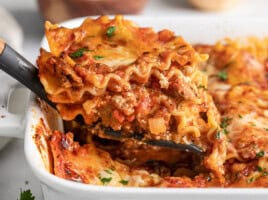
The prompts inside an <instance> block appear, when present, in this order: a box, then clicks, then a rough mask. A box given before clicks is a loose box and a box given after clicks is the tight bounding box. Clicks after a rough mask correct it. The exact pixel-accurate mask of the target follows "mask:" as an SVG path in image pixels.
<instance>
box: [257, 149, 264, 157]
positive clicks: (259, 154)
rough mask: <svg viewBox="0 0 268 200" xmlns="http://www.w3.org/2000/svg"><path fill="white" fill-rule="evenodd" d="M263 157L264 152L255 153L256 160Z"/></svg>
mask: <svg viewBox="0 0 268 200" xmlns="http://www.w3.org/2000/svg"><path fill="white" fill-rule="evenodd" d="M263 156H264V151H260V152H258V153H256V157H257V158H261V157H263Z"/></svg>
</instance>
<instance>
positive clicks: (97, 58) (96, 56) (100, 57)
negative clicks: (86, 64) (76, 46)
mask: <svg viewBox="0 0 268 200" xmlns="http://www.w3.org/2000/svg"><path fill="white" fill-rule="evenodd" d="M93 58H94V59H95V60H100V59H102V58H104V57H103V56H100V55H95V56H93Z"/></svg>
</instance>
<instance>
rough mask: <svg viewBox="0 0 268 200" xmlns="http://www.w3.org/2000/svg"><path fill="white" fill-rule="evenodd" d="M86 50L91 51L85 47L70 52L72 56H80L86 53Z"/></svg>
mask: <svg viewBox="0 0 268 200" xmlns="http://www.w3.org/2000/svg"><path fill="white" fill-rule="evenodd" d="M85 51H89V50H88V49H87V48H85V47H83V48H80V49H78V50H76V51H75V52H73V53H71V54H70V57H71V58H80V57H82V56H83V55H84V52H85Z"/></svg>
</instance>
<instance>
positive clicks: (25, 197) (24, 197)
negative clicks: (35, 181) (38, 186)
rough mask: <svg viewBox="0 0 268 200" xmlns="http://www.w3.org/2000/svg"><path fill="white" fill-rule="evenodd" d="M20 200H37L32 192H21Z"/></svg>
mask: <svg viewBox="0 0 268 200" xmlns="http://www.w3.org/2000/svg"><path fill="white" fill-rule="evenodd" d="M19 200H35V197H34V196H33V194H32V192H31V190H25V191H22V190H21V191H20V198H19Z"/></svg>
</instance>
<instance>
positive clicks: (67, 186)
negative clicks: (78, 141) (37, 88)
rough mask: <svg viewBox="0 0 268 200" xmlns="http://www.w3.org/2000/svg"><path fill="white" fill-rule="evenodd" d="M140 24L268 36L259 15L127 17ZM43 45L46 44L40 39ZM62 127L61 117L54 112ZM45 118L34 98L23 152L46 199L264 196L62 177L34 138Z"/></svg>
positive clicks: (206, 39)
mask: <svg viewBox="0 0 268 200" xmlns="http://www.w3.org/2000/svg"><path fill="white" fill-rule="evenodd" d="M127 18H130V19H131V20H133V21H135V22H137V23H138V24H139V25H141V26H152V27H154V28H155V29H156V30H159V29H163V28H168V29H171V30H174V31H175V32H176V33H177V34H180V35H182V36H183V37H184V38H185V39H186V40H187V41H189V42H193V43H196V42H198V43H214V42H215V41H216V40H217V39H220V38H224V37H226V36H229V37H237V36H250V35H256V36H264V35H267V36H268V21H267V20H260V19H217V18H216V19H215V18H214V19H211V18H210V19H207V18H201V19H200V18H199V19H196V18H168V17H166V18H162V17H161V18H148V17H146V18H144V17H133V16H130V17H127ZM81 21H82V19H81V18H80V19H74V20H71V21H68V22H65V23H64V25H65V26H68V27H74V26H78V25H79V24H80V23H81ZM42 45H43V46H44V45H45V40H43V43H42ZM54 117H55V119H54V120H55V121H58V122H59V123H58V126H59V128H61V120H59V118H58V116H54ZM40 118H44V114H43V113H42V112H41V110H40V108H39V107H38V105H37V104H36V103H35V101H34V99H32V100H31V104H30V107H29V110H28V113H27V126H26V134H25V154H26V158H27V161H28V163H29V165H30V167H31V169H32V170H33V172H34V174H35V175H36V176H37V177H38V178H39V179H40V181H41V185H42V189H43V192H44V197H45V199H46V200H56V199H57V200H73V199H79V200H86V199H87V200H91V199H92V200H96V199H98V200H104V199H105V200H107V199H109V200H113V199H114V200H131V199H132V200H134V199H136V200H145V199H149V198H150V199H154V200H160V199H168V200H175V199H184V200H190V199H191V200H195V199H198V200H203V199H204V200H205V199H206V200H210V199H211V200H212V199H213V200H215V199H217V200H222V199H229V200H238V199H243V200H250V199H267V198H268V189H254V188H252V189H230V188H228V189H223V188H206V189H183V188H176V189H174V188H173V189H172V188H134V187H133V188H130V187H127V188H125V187H124V188H123V187H122V188H120V187H109V186H95V185H88V184H83V183H77V182H72V181H68V180H64V179H61V178H59V177H56V176H55V175H53V174H51V173H49V172H48V171H47V170H46V168H45V164H47V163H45V164H44V162H43V160H42V159H41V156H40V154H39V152H38V149H37V147H36V145H35V143H34V141H33V135H34V134H35V127H36V126H37V124H38V123H39V120H40ZM45 122H46V121H45Z"/></svg>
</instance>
